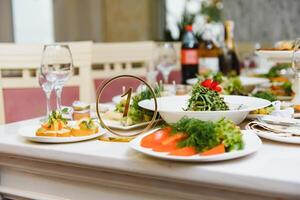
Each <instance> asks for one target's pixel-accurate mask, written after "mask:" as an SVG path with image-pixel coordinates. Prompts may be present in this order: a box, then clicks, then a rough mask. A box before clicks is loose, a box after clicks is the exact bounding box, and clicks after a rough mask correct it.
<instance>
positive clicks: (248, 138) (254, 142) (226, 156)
mask: <svg viewBox="0 0 300 200" xmlns="http://www.w3.org/2000/svg"><path fill="white" fill-rule="evenodd" d="M151 133H153V130H152V131H150V132H148V133H146V134H143V135H140V136H138V137H137V138H135V139H134V140H132V141H131V142H130V146H131V148H133V149H134V150H136V151H138V152H141V153H144V154H146V155H149V156H152V157H156V158H160V159H163V160H174V161H183V162H213V161H222V160H231V159H235V158H240V157H243V156H247V155H249V154H252V153H254V152H256V151H257V150H258V149H259V148H260V146H261V145H262V142H261V140H260V139H259V137H258V136H257V135H255V133H254V132H253V131H250V130H243V131H242V133H243V141H244V143H245V146H244V149H243V150H238V151H232V152H228V153H223V154H219V155H212V156H200V155H194V156H170V155H168V153H161V152H155V151H152V149H150V148H144V147H141V145H140V143H141V140H142V139H143V138H144V137H145V136H146V135H149V134H151Z"/></svg>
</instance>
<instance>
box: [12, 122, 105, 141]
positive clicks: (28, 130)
mask: <svg viewBox="0 0 300 200" xmlns="http://www.w3.org/2000/svg"><path fill="white" fill-rule="evenodd" d="M39 127H40V125H32V126H24V127H21V128H20V129H19V130H18V134H19V135H21V136H22V137H24V138H25V139H27V140H30V141H33V142H42V143H68V142H79V141H84V140H90V139H93V138H97V137H99V136H101V135H103V134H105V133H106V132H107V130H105V129H103V128H101V127H99V132H98V133H95V134H92V135H87V136H81V137H44V136H36V135H35V132H36V130H37V129H38V128H39Z"/></svg>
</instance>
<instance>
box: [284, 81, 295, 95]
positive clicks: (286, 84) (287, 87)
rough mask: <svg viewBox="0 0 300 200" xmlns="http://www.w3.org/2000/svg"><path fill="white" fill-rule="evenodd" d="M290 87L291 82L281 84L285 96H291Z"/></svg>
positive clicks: (291, 90)
mask: <svg viewBox="0 0 300 200" xmlns="http://www.w3.org/2000/svg"><path fill="white" fill-rule="evenodd" d="M292 86H293V85H292V83H291V82H284V83H283V84H282V88H283V90H284V92H285V94H286V95H288V96H291V95H292V94H293V89H292Z"/></svg>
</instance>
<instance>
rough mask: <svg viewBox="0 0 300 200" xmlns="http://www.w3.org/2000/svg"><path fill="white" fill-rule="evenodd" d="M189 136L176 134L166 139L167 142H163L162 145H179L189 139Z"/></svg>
mask: <svg viewBox="0 0 300 200" xmlns="http://www.w3.org/2000/svg"><path fill="white" fill-rule="evenodd" d="M187 136H188V135H187V134H185V133H176V134H175V135H172V136H170V137H168V138H166V139H165V140H163V141H162V143H161V144H162V145H169V144H173V143H177V142H179V141H181V140H183V139H185V138H187Z"/></svg>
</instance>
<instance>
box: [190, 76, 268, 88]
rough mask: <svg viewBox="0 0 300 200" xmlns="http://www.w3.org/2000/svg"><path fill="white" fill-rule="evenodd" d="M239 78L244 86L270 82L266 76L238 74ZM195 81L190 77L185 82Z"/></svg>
mask: <svg viewBox="0 0 300 200" xmlns="http://www.w3.org/2000/svg"><path fill="white" fill-rule="evenodd" d="M239 78H240V80H241V82H242V85H243V86H244V87H252V86H256V85H261V84H266V83H269V82H270V81H269V79H267V78H259V77H248V76H240V77H239ZM197 81H198V79H197V78H191V79H188V80H187V81H186V82H187V83H188V84H189V85H194V84H195V83H197Z"/></svg>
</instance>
